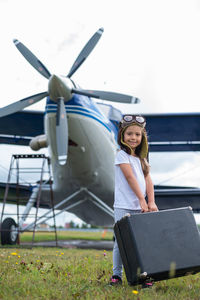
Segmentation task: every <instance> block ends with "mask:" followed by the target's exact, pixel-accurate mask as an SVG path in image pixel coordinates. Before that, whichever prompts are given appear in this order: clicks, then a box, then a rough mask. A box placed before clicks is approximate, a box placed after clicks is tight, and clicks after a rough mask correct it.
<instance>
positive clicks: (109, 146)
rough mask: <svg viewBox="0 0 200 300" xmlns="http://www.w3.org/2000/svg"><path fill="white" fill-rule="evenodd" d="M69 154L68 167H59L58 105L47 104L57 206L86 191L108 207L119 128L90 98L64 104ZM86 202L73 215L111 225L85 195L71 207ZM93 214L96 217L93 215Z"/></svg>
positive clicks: (73, 99) (74, 210) (81, 195)
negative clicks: (57, 145) (80, 191)
mask: <svg viewBox="0 0 200 300" xmlns="http://www.w3.org/2000/svg"><path fill="white" fill-rule="evenodd" d="M65 108H66V113H67V119H68V128H69V150H68V158H67V162H66V164H65V165H60V164H59V161H58V155H57V148H56V143H55V140H56V129H55V128H56V104H55V102H53V101H51V100H50V99H48V100H47V105H46V115H45V132H46V136H47V141H48V145H49V152H50V157H51V164H52V170H53V178H54V184H53V189H54V194H55V200H54V201H55V203H58V202H59V201H61V200H63V199H65V198H67V197H68V196H69V195H71V194H73V193H74V192H76V191H78V190H79V189H81V188H86V189H87V190H89V191H90V192H92V193H93V194H94V195H96V196H97V197H98V198H99V199H101V201H103V202H104V203H105V204H106V205H108V206H109V207H111V208H112V207H113V200H114V158H115V154H116V151H117V148H118V146H117V143H116V134H117V128H116V127H115V125H114V124H113V123H112V122H111V121H110V120H109V119H107V118H106V117H105V116H104V114H103V113H102V112H101V111H100V110H99V108H98V107H97V105H96V104H95V103H94V102H93V101H92V100H91V99H90V98H88V97H86V96H81V95H74V96H73V98H72V99H71V100H70V101H68V102H66V103H65ZM80 198H82V199H83V200H84V203H83V204H82V205H81V204H80V205H77V206H75V207H74V208H73V209H71V210H70V211H71V212H73V213H75V214H76V215H77V216H79V217H80V218H82V219H83V220H84V221H85V222H87V223H92V224H96V225H112V223H113V218H112V217H111V216H110V215H107V214H106V213H105V212H103V211H102V210H101V209H100V208H98V207H97V206H96V205H95V204H94V202H93V199H92V198H91V197H90V196H89V195H87V194H85V193H83V194H79V195H78V196H77V199H76V198H73V199H72V201H71V202H70V203H73V202H76V201H79V200H80ZM94 211H95V212H96V213H94Z"/></svg>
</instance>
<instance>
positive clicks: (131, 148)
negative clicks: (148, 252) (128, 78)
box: [111, 115, 158, 285]
mask: <svg viewBox="0 0 200 300" xmlns="http://www.w3.org/2000/svg"><path fill="white" fill-rule="evenodd" d="M145 125H146V121H145V118H144V117H142V116H135V115H124V117H123V119H122V121H121V122H120V126H119V132H118V144H119V146H120V148H121V150H120V151H118V153H117V155H116V159H115V199H114V218H115V222H117V221H119V220H120V219H121V218H122V217H124V216H125V215H126V214H127V213H130V214H135V213H143V212H149V211H157V210H158V208H157V206H156V204H155V200H154V187H153V183H152V180H151V177H150V173H149V169H150V167H149V164H148V162H147V155H148V141H147V134H146V130H145ZM146 197H147V199H148V202H147V201H146V199H145V198H146ZM121 283H122V260H121V256H120V253H119V248H118V245H117V241H116V239H115V243H114V248H113V276H112V278H111V285H116V284H121Z"/></svg>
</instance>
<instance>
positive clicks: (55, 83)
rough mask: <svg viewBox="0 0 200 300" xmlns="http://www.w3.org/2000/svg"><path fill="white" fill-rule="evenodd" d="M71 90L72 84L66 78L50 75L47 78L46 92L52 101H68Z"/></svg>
mask: <svg viewBox="0 0 200 300" xmlns="http://www.w3.org/2000/svg"><path fill="white" fill-rule="evenodd" d="M72 88H73V84H72V82H71V80H70V79H69V78H67V77H64V76H58V75H55V74H52V75H51V76H50V78H49V83H48V92H49V96H50V98H51V99H52V100H53V101H57V99H58V98H63V99H64V101H68V100H70V99H71V98H72V93H71V90H72Z"/></svg>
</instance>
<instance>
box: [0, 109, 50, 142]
mask: <svg viewBox="0 0 200 300" xmlns="http://www.w3.org/2000/svg"><path fill="white" fill-rule="evenodd" d="M43 117H44V112H41V111H29V110H26V111H20V112H17V113H14V114H12V115H8V116H6V117H2V118H0V144H13V145H24V146H27V145H28V144H29V142H30V140H31V139H32V138H33V137H35V136H37V135H41V134H43V133H44V125H43V122H44V121H43Z"/></svg>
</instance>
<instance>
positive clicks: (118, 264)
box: [113, 208, 140, 278]
mask: <svg viewBox="0 0 200 300" xmlns="http://www.w3.org/2000/svg"><path fill="white" fill-rule="evenodd" d="M127 213H130V214H134V213H140V211H133V210H127V209H121V208H115V209H114V217H115V223H116V222H117V221H119V220H120V219H121V218H123V217H124V216H125V215H126V214H127ZM113 275H115V276H119V277H120V278H122V259H121V255H120V252H119V247H118V244H117V239H116V238H115V242H114V247H113Z"/></svg>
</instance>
